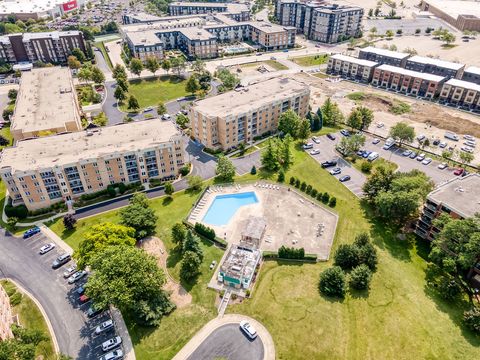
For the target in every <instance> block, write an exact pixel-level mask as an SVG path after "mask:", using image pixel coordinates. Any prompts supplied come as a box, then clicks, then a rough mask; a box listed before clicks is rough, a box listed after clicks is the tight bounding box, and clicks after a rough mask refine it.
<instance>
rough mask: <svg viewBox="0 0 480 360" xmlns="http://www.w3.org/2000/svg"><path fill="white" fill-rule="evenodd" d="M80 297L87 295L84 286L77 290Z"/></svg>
mask: <svg viewBox="0 0 480 360" xmlns="http://www.w3.org/2000/svg"><path fill="white" fill-rule="evenodd" d="M75 291H76V292H77V294H78V295H79V296H81V295H83V294H84V293H85V288H84V287H83V286H80V287H78V288H77V290H75Z"/></svg>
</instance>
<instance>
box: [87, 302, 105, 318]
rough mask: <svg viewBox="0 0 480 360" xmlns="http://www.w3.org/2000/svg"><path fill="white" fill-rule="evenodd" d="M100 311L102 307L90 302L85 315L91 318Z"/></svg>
mask: <svg viewBox="0 0 480 360" xmlns="http://www.w3.org/2000/svg"><path fill="white" fill-rule="evenodd" d="M102 312H103V309H102V308H100V307H97V306H95V304H92V305H91V306H90V307H89V308H88V310H87V316H88V317H89V318H93V317H95V316H97V315H98V314H100V313H102Z"/></svg>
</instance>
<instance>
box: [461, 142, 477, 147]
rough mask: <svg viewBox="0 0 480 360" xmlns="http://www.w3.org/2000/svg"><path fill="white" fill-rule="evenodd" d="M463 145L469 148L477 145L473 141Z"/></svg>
mask: <svg viewBox="0 0 480 360" xmlns="http://www.w3.org/2000/svg"><path fill="white" fill-rule="evenodd" d="M463 145H467V146H470V147H475V146H476V145H477V144H476V143H475V141H471V140H467V141H465V142H464V143H463Z"/></svg>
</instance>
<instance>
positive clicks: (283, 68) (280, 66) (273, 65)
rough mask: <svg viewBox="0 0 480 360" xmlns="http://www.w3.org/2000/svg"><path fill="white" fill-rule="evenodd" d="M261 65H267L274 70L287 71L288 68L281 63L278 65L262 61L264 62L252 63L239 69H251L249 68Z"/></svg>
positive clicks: (273, 61)
mask: <svg viewBox="0 0 480 360" xmlns="http://www.w3.org/2000/svg"><path fill="white" fill-rule="evenodd" d="M262 65H268V66H270V67H272V68H274V69H275V70H287V69H288V66H285V65H283V64H282V63H279V62H278V61H276V60H264V61H254V62H250V63H246V64H242V65H240V68H251V67H259V66H262Z"/></svg>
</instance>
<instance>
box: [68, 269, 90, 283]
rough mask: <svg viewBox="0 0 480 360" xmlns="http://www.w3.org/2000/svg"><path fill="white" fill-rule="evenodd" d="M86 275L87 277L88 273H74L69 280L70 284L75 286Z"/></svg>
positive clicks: (83, 271) (82, 271)
mask: <svg viewBox="0 0 480 360" xmlns="http://www.w3.org/2000/svg"><path fill="white" fill-rule="evenodd" d="M85 275H87V272H86V271H85V270H81V271H77V272H76V273H74V274H73V275H72V276H70V277H69V278H68V283H69V284H73V283H76V282H77V281H78V280H80V279H81V278H83V277H84V276H85Z"/></svg>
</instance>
